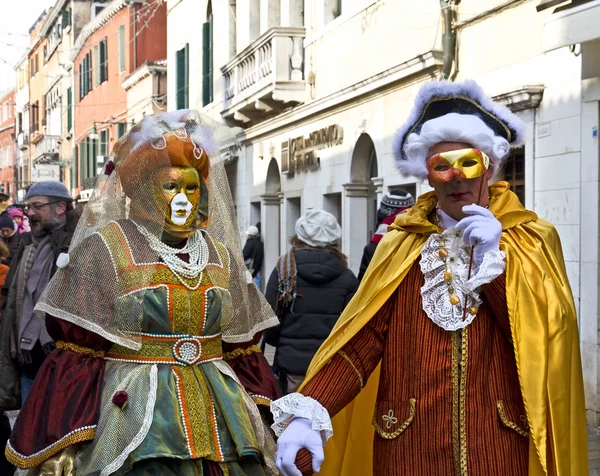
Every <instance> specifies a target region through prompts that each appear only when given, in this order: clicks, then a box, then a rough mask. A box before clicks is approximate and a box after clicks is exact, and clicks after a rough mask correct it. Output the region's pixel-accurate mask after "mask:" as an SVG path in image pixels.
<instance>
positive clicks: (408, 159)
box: [393, 81, 524, 181]
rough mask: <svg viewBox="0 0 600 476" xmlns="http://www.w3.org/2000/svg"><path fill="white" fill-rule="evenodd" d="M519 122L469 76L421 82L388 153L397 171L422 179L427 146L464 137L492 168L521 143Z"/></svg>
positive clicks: (522, 128) (425, 170)
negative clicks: (391, 155) (487, 158)
mask: <svg viewBox="0 0 600 476" xmlns="http://www.w3.org/2000/svg"><path fill="white" fill-rule="evenodd" d="M523 135H524V125H523V123H522V122H521V120H520V119H519V118H518V117H517V116H515V115H514V114H513V113H512V112H511V111H509V110H508V109H507V108H505V107H504V106H501V105H499V104H496V103H494V102H493V101H492V100H491V99H490V98H489V97H488V96H487V95H486V94H485V93H484V92H483V90H482V89H481V87H480V86H479V85H478V84H477V83H475V82H474V81H464V82H462V83H450V82H447V81H436V82H431V83H426V84H424V85H423V86H422V87H421V89H420V90H419V93H418V95H417V98H416V101H415V106H414V108H413V110H412V112H411V114H410V116H409V118H408V120H407V121H406V123H405V124H404V125H403V126H402V127H400V129H398V131H397V132H396V136H395V138H394V144H393V152H394V158H395V160H396V167H397V168H398V170H399V171H400V173H401V174H403V175H406V176H412V177H415V178H417V179H419V180H423V181H425V180H426V179H427V168H426V166H425V161H426V160H427V158H428V154H429V149H430V148H431V147H432V146H433V145H435V144H438V143H440V142H465V143H467V144H470V145H471V146H472V147H474V148H476V149H479V150H481V151H483V152H485V153H486V154H487V155H488V156H489V157H490V162H491V167H492V170H493V171H494V173H496V172H497V171H498V170H499V169H501V168H502V166H503V165H504V161H505V159H506V158H507V157H508V155H509V153H510V148H511V147H519V146H520V145H522V144H523V142H524V138H523Z"/></svg>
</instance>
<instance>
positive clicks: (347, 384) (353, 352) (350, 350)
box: [302, 299, 395, 418]
mask: <svg viewBox="0 0 600 476" xmlns="http://www.w3.org/2000/svg"><path fill="white" fill-rule="evenodd" d="M394 301H395V299H390V300H389V301H388V302H387V303H386V304H385V305H384V306H383V307H382V308H381V309H380V310H379V311H378V312H377V314H376V315H375V316H374V317H373V319H371V320H370V321H369V323H368V324H367V325H365V327H364V328H363V329H361V330H360V332H358V333H357V334H356V335H355V336H354V337H353V338H352V339H351V340H350V341H349V342H348V343H347V344H346V345H345V346H344V347H343V348H342V350H340V351H339V352H338V353H337V354H336V355H335V356H334V357H333V358H332V359H331V361H330V362H329V363H328V364H327V365H325V367H323V369H321V371H320V372H319V373H318V374H317V375H316V376H315V378H313V379H312V380H311V381H310V382H308V384H307V385H306V386H305V387H304V389H303V390H302V394H303V395H305V396H307V397H311V398H314V399H315V400H316V401H317V402H319V403H320V404H321V405H322V406H323V407H325V409H326V410H327V412H328V413H329V416H330V417H331V418H333V417H334V416H335V415H336V414H337V413H338V412H339V411H341V410H342V409H343V408H344V407H345V406H346V405H348V404H349V403H350V402H351V401H352V400H354V398H355V397H356V396H357V395H358V394H359V392H360V391H361V390H362V389H363V387H364V386H365V384H366V383H367V380H368V378H369V376H370V375H371V373H372V372H373V371H374V370H375V368H376V367H377V365H378V364H379V362H380V361H381V358H382V356H383V350H384V345H385V339H386V334H387V329H388V323H389V319H390V316H391V314H392V313H391V309H392V305H393V302H394ZM332 382H336V383H335V385H332Z"/></svg>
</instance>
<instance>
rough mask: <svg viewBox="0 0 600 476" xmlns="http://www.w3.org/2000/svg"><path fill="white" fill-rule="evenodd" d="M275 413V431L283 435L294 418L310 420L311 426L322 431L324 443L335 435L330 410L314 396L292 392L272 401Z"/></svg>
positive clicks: (278, 434)
mask: <svg viewBox="0 0 600 476" xmlns="http://www.w3.org/2000/svg"><path fill="white" fill-rule="evenodd" d="M271 413H272V414H273V421H274V423H273V425H271V428H273V431H274V432H275V434H276V435H277V436H281V434H282V433H283V431H284V430H285V429H286V428H287V427H288V425H289V424H290V422H291V421H292V420H293V419H294V418H306V419H307V420H309V421H310V425H311V428H312V429H313V430H315V431H318V432H320V433H321V439H322V440H323V445H325V443H327V440H328V439H329V438H331V437H332V436H333V427H332V426H331V418H330V417H329V412H328V411H327V410H326V409H325V407H324V406H323V405H321V404H320V403H319V402H317V401H316V400H315V399H314V398H310V397H306V396H304V395H302V394H301V393H290V394H289V395H286V396H285V397H282V398H280V399H278V400H275V401H274V402H271Z"/></svg>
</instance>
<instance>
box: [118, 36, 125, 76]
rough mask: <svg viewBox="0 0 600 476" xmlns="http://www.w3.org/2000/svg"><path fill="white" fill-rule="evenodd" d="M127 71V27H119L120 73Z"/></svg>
mask: <svg viewBox="0 0 600 476" xmlns="http://www.w3.org/2000/svg"><path fill="white" fill-rule="evenodd" d="M123 71H125V25H121V26H120V27H119V73H122V72H123Z"/></svg>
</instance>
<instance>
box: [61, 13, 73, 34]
mask: <svg viewBox="0 0 600 476" xmlns="http://www.w3.org/2000/svg"><path fill="white" fill-rule="evenodd" d="M61 20H62V21H61V23H62V28H63V30H64V29H65V28H67V27H68V26H71V9H70V8H68V9H66V10H63V11H62V18H61Z"/></svg>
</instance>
